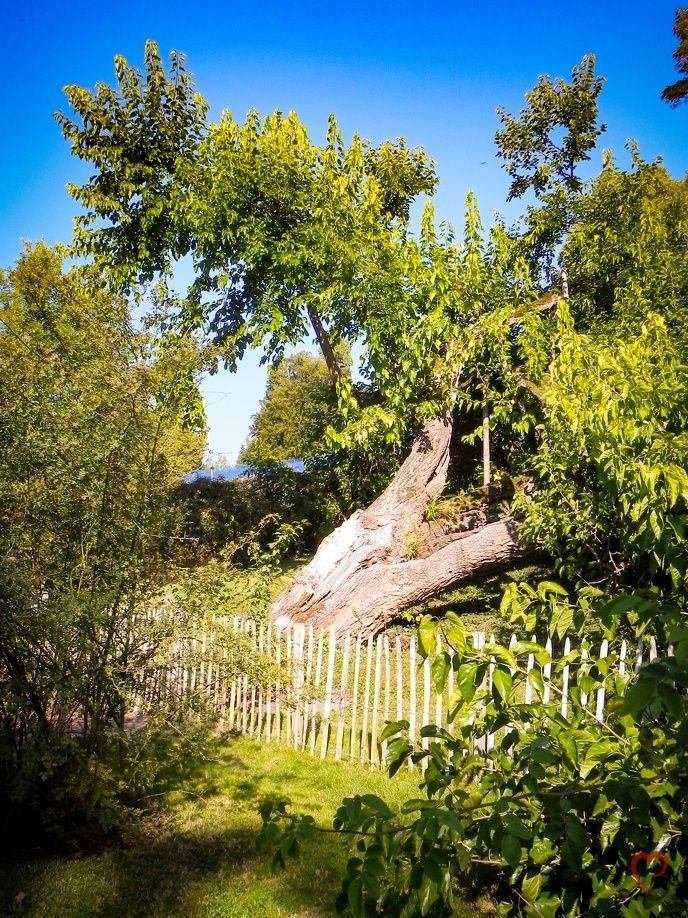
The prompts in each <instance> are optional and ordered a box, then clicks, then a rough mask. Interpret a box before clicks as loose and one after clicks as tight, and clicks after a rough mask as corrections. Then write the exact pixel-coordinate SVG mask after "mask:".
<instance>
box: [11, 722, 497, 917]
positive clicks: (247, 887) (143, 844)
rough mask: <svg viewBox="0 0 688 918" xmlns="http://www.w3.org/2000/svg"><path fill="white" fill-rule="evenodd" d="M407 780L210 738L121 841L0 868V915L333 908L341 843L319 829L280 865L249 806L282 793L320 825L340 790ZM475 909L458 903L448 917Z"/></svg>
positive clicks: (344, 850) (394, 786) (411, 790)
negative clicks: (202, 757)
mask: <svg viewBox="0 0 688 918" xmlns="http://www.w3.org/2000/svg"><path fill="white" fill-rule="evenodd" d="M417 780H418V778H417V777H416V778H415V779H414V777H413V776H411V775H409V774H407V773H400V774H398V775H397V776H395V778H393V779H392V780H390V779H389V778H387V777H386V775H385V774H384V773H383V772H381V771H377V770H375V769H371V768H365V767H361V766H357V765H352V764H350V763H347V764H346V765H344V764H342V763H336V762H332V761H324V762H321V761H320V760H319V759H314V758H312V757H311V756H310V755H309V754H308V753H304V752H295V751H294V750H291V749H287V748H284V747H278V746H274V745H259V744H258V743H256V742H254V741H252V740H250V739H248V738H246V737H241V738H238V739H232V740H230V741H229V742H226V743H222V744H221V745H219V746H218V748H217V750H216V753H215V758H214V759H213V760H212V761H210V762H204V763H197V764H194V765H193V766H192V767H191V768H190V769H189V774H188V775H187V776H186V778H185V780H184V782H183V783H178V784H177V785H176V786H172V787H170V789H169V791H168V793H167V795H166V801H165V810H164V812H165V817H164V818H163V819H162V820H158V822H157V823H153V822H152V821H151V822H149V823H148V831H146V832H143V833H140V834H138V835H137V837H136V838H134V839H132V840H131V841H130V842H129V843H128V844H127V845H119V846H113V847H110V848H108V849H105V850H101V851H99V852H95V853H77V854H74V855H71V856H52V857H33V858H31V859H29V860H22V861H21V862H19V861H17V862H14V863H9V864H4V865H0V915H2V916H14V915H32V916H37V918H38V916H40V918H86V916H112V918H120V916H131V918H134V916H136V918H158V916H159V918H171V916H203V918H211V916H212V918H244V916H246V918H249V916H256V918H258V916H260V918H278V916H299V918H315V916H320V915H334V914H335V910H334V899H335V896H336V894H337V891H338V889H339V887H340V883H341V876H342V874H343V870H344V867H345V865H346V860H347V857H348V847H347V845H346V843H345V842H343V841H342V839H340V838H339V837H337V836H335V835H330V834H323V835H319V836H318V837H317V838H316V840H315V841H314V843H313V844H312V845H311V846H310V847H309V848H308V849H307V850H306V851H304V853H303V855H302V858H301V859H300V860H299V861H295V862H293V863H292V864H290V865H289V866H288V868H287V870H286V871H284V872H279V873H272V872H271V870H270V867H269V864H268V863H267V861H266V859H265V858H263V857H262V856H259V855H258V854H257V853H256V848H255V836H256V834H257V832H258V830H259V827H260V819H259V817H258V815H257V807H258V805H259V803H260V802H261V801H262V800H264V799H265V798H266V797H274V796H280V797H288V798H289V799H290V800H291V801H292V803H293V810H294V811H297V812H302V813H311V814H312V815H313V816H314V817H315V820H316V823H317V824H318V825H320V826H323V827H330V826H331V823H332V816H333V815H334V812H335V810H336V808H337V806H338V805H339V804H340V802H341V800H342V798H343V797H345V796H347V795H351V794H353V793H376V794H379V795H380V796H381V797H384V798H385V799H386V800H387V801H388V802H389V803H390V805H391V806H392V808H394V807H395V805H398V804H399V803H400V802H401V801H402V800H404V799H406V798H408V797H413V796H417ZM479 914H480V912H479V911H478V910H477V909H476V908H475V907H474V906H473V905H471V904H469V903H468V902H466V903H465V904H464V905H462V907H461V908H460V909H459V911H457V912H456V915H457V916H458V918H473V916H477V915H479Z"/></svg>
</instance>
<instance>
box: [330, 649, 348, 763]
mask: <svg viewBox="0 0 688 918" xmlns="http://www.w3.org/2000/svg"><path fill="white" fill-rule="evenodd" d="M350 648H351V632H350V631H347V632H346V634H345V635H344V651H343V655H342V675H341V678H340V681H339V705H338V709H337V742H336V745H335V750H334V757H335V761H339V760H340V759H341V757H342V746H343V745H344V725H345V716H344V712H345V709H346V697H347V694H348V690H349V653H350Z"/></svg>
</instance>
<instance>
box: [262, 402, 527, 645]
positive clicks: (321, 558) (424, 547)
mask: <svg viewBox="0 0 688 918" xmlns="http://www.w3.org/2000/svg"><path fill="white" fill-rule="evenodd" d="M451 432H452V428H451V419H450V417H449V416H445V417H443V418H439V419H437V420H434V421H428V422H427V423H426V424H425V426H424V427H423V430H422V431H421V433H420V434H419V436H418V437H417V438H416V440H415V442H414V444H413V447H412V449H411V452H410V454H409V456H408V457H407V459H406V460H405V461H404V463H403V464H402V466H401V468H400V469H399V471H398V472H397V474H396V476H395V477H394V479H393V481H392V482H391V483H390V484H389V486H388V487H387V488H386V490H385V491H384V492H383V493H382V494H381V495H380V496H379V497H378V498H377V499H376V500H375V501H374V502H373V503H372V504H371V505H370V507H368V508H367V509H366V510H357V511H356V513H354V514H353V516H351V517H349V519H348V520H347V521H346V522H345V523H343V524H342V525H341V526H340V527H339V528H338V529H337V530H335V532H333V533H332V534H331V535H329V536H328V537H327V538H326V539H324V540H323V542H322V544H321V545H320V547H319V549H318V551H317V553H316V555H315V557H314V558H313V560H312V561H311V562H310V564H308V565H307V566H306V567H305V568H304V569H303V570H302V571H301V572H300V573H299V574H298V575H297V576H296V578H295V579H294V580H293V581H292V583H291V584H290V586H289V587H288V588H287V590H286V591H285V592H284V593H283V594H282V595H281V596H280V597H279V598H278V599H277V600H276V601H275V602H274V603H273V605H272V607H271V610H270V614H271V618H272V619H273V620H275V621H276V622H277V623H286V622H288V621H298V622H309V623H312V624H313V625H315V626H316V627H321V626H322V627H326V626H330V625H332V626H334V627H335V629H336V630H337V631H338V632H342V631H346V630H347V629H350V628H356V629H361V630H364V631H372V632H374V631H379V630H381V629H382V628H384V627H385V625H387V624H388V623H389V622H391V621H393V620H394V619H396V618H398V617H399V615H400V614H401V612H403V611H404V610H405V609H407V608H409V607H410V606H413V605H415V604H416V603H419V602H422V601H423V600H424V599H427V598H428V597H430V596H432V595H433V594H435V593H438V592H440V591H441V590H443V589H446V588H447V587H449V586H452V585H453V584H455V583H459V582H460V581H462V580H466V579H469V578H471V577H475V576H477V575H479V574H483V573H486V572H488V571H489V570H492V569H495V568H498V567H503V566H505V565H507V564H509V563H510V562H512V561H513V560H515V559H517V558H520V557H523V556H524V555H525V554H526V552H525V550H524V549H523V547H522V546H521V544H520V542H519V539H518V531H517V526H516V524H515V523H514V521H513V520H512V519H511V518H504V519H497V520H495V521H493V522H483V523H482V525H481V526H480V528H477V529H471V530H468V531H464V532H460V533H453V534H449V535H448V534H447V533H446V532H445V531H442V532H440V533H437V532H433V531H432V527H429V526H428V524H426V523H424V516H425V511H426V509H427V507H428V504H429V503H430V502H431V501H432V500H433V499H435V498H437V497H439V495H440V494H441V493H442V490H443V489H444V485H445V482H446V476H447V468H448V465H449V444H450V440H451ZM418 555H422V557H418Z"/></svg>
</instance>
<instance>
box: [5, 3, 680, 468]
mask: <svg viewBox="0 0 688 918" xmlns="http://www.w3.org/2000/svg"><path fill="white" fill-rule="evenodd" d="M674 6H675V4H674V3H673V2H672V3H668V2H663V0H656V2H654V3H649V2H644V3H639V2H625V3H618V2H611V3H609V2H603V0H597V2H585V3H575V2H573V3H568V4H566V5H564V4H556V3H551V2H546V3H545V2H524V3H516V2H511V3H509V2H492V3H477V4H474V3H470V4H469V3H463V2H460V0H459V2H453V3H447V2H440V3H435V4H421V3H413V4H411V3H407V2H402V0H399V2H395V3H392V2H377V3H372V2H369V3H359V2H348V3H341V4H328V3H325V2H322V0H321V2H319V3H292V2H287V0H285V2H282V3H273V2H263V3H262V4H256V5H253V4H248V3H246V2H242V3H237V2H232V0H226V2H224V3H209V2H205V3H196V4H189V3H183V4H182V3H175V2H165V3H160V2H157V0H156V2H147V0H139V2H138V3H133V2H131V0H121V2H119V3H118V4H109V5H99V4H96V3H93V2H89V3H82V2H70V3H65V4H57V3H54V2H48V0H42V2H26V0H25V2H23V3H12V4H10V3H9V2H6V3H5V4H4V9H3V14H2V20H3V29H2V33H1V40H2V57H1V58H0V73H1V74H2V86H3V87H4V90H3V93H2V98H1V100H0V107H1V109H2V125H3V143H2V144H1V145H0V163H1V174H2V183H1V184H0V264H2V265H8V264H10V263H11V262H12V261H13V260H14V259H15V258H16V256H17V254H18V253H19V250H20V248H21V244H22V240H24V239H27V240H36V239H40V238H42V239H45V240H46V241H47V242H49V243H53V242H57V241H66V240H68V239H69V237H70V234H71V220H72V216H73V214H74V207H73V205H72V204H71V202H70V201H69V199H68V198H67V195H66V192H65V185H66V183H67V182H68V181H70V180H77V181H78V180H79V179H80V178H82V177H83V175H84V171H83V166H82V165H81V164H79V163H77V162H76V161H75V160H72V159H71V157H70V154H69V150H68V147H67V145H66V144H65V143H64V141H63V140H62V138H61V135H60V132H59V129H58V127H57V125H56V123H55V122H54V121H53V119H52V113H53V111H55V109H57V108H60V107H61V106H62V105H63V95H62V87H63V86H64V85H65V84H68V83H77V84H80V85H85V86H89V87H90V86H93V84H94V83H95V82H96V81H98V80H104V81H106V82H112V81H113V79H114V71H113V63H112V61H113V57H114V55H115V54H124V55H125V57H127V58H128V60H129V61H130V62H132V63H135V64H136V65H141V63H142V56H143V46H144V43H145V40H146V39H147V38H154V39H156V40H157V41H158V43H159V45H160V48H161V51H162V53H163V54H164V55H167V54H168V53H169V51H170V50H171V49H173V48H179V49H181V50H184V51H186V53H187V55H188V64H189V67H190V69H191V70H192V71H193V72H194V74H195V78H196V83H197V86H198V88H199V89H200V91H201V92H202V93H203V94H204V95H205V97H206V98H207V99H208V100H209V102H210V103H211V106H212V108H211V112H212V114H213V115H215V116H217V115H218V114H219V112H220V111H221V109H223V108H229V109H231V110H232V111H233V112H234V113H235V115H240V114H241V115H243V113H244V112H245V111H246V110H247V109H248V108H251V107H255V108H258V109H259V110H261V111H263V112H269V111H273V110H274V109H275V108H280V109H282V110H283V111H289V110H291V109H295V110H296V111H297V112H298V113H299V114H300V116H301V117H302V118H303V120H304V121H305V122H306V124H307V125H308V127H309V130H310V132H311V136H312V137H314V138H315V139H319V138H321V137H322V136H323V132H324V126H325V124H326V120H327V116H328V114H329V113H330V112H331V111H333V112H335V113H336V114H337V116H338V118H339V120H340V123H341V124H342V127H343V129H344V131H345V133H347V134H351V133H352V132H353V131H354V130H357V131H359V133H361V134H362V135H364V136H366V137H369V138H371V139H372V140H374V141H381V140H383V139H385V138H388V137H398V136H404V137H405V138H406V139H407V141H409V142H410V143H411V144H422V145H424V146H425V147H426V149H427V150H428V151H429V153H430V154H431V155H432V156H433V157H434V158H435V159H436V161H437V166H438V172H439V175H440V179H441V185H440V190H439V192H438V195H437V211H438V215H439V216H440V217H442V218H447V219H450V220H452V221H454V222H455V223H457V224H460V223H461V219H462V213H463V202H464V199H465V195H466V192H467V191H469V190H473V191H475V192H476V193H477V195H478V199H479V202H480V205H481V208H482V210H483V215H484V219H485V220H486V221H489V217H490V214H491V212H492V210H493V209H495V208H503V201H504V197H505V190H506V187H507V181H506V178H505V175H504V174H503V172H502V170H501V169H500V167H499V163H498V162H497V160H496V159H495V156H494V145H493V137H494V132H495V129H496V127H497V126H498V119H497V117H496V115H495V108H496V106H498V105H502V106H504V107H505V108H506V109H507V110H508V111H512V112H513V111H516V110H518V109H519V108H520V107H521V104H522V100H523V94H524V93H525V92H526V91H527V90H528V89H530V88H531V87H532V86H533V85H534V83H535V82H536V80H537V78H538V76H539V74H541V73H550V74H552V75H553V76H564V77H568V76H569V75H570V72H571V68H572V67H573V65H574V64H576V63H578V62H579V61H580V60H581V58H582V57H583V55H584V54H585V53H587V52H591V51H592V52H594V53H595V54H596V55H597V61H598V65H597V69H598V73H600V74H601V75H603V76H605V77H606V80H607V82H606V86H605V89H604V91H603V94H602V103H601V109H602V120H603V121H605V122H607V124H608V125H609V130H608V133H607V135H606V136H605V137H604V138H603V141H602V145H603V146H605V147H606V146H611V147H613V148H614V149H615V151H617V153H618V154H619V155H621V154H622V148H623V145H624V143H625V142H626V141H627V140H628V139H629V138H631V137H634V138H636V139H637V140H638V141H639V143H640V147H641V152H642V153H643V155H644V156H645V157H646V158H652V157H654V156H657V155H660V154H661V155H662V156H663V157H664V160H665V162H666V164H667V166H668V167H669V169H670V170H671V171H672V173H673V174H674V175H676V176H681V175H683V173H684V172H685V171H686V169H687V168H688V149H687V147H688V145H687V143H686V141H687V140H688V106H684V107H683V108H679V109H677V110H675V111H672V110H671V109H669V108H668V106H667V105H666V104H665V103H663V102H661V100H660V98H659V94H660V92H661V90H662V88H663V87H664V86H665V85H666V84H667V83H669V82H672V81H673V80H674V79H675V78H676V76H677V75H676V73H675V71H674V69H673V61H672V57H671V55H672V51H673V49H674V46H675V40H674V36H673V34H672V26H673V14H674ZM594 165H595V166H596V165H597V163H595V164H594ZM509 215H510V216H513V215H514V211H510V212H509ZM264 385H265V372H264V370H263V369H262V368H259V366H258V357H257V356H256V355H251V356H250V357H249V358H248V359H247V360H246V361H245V365H244V366H242V368H241V370H240V371H239V373H237V374H236V375H230V374H227V373H221V374H218V375H217V376H215V377H211V378H209V379H208V380H207V381H206V382H205V383H204V392H205V395H206V406H207V411H208V418H209V424H210V447H211V449H212V450H213V451H214V452H216V453H217V452H223V453H228V454H230V456H231V457H232V458H233V457H235V456H236V452H237V450H238V448H239V446H240V445H241V443H242V442H243V440H244V439H245V437H246V433H247V430H248V425H249V422H250V418H251V415H252V414H253V413H254V412H255V410H256V408H257V405H258V402H259V400H260V398H261V396H262V394H263V390H264Z"/></svg>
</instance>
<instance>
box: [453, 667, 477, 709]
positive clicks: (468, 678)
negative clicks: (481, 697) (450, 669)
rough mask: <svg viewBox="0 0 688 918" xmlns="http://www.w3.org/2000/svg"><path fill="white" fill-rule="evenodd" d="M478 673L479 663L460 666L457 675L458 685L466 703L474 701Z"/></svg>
mask: <svg viewBox="0 0 688 918" xmlns="http://www.w3.org/2000/svg"><path fill="white" fill-rule="evenodd" d="M477 672H478V664H477V663H464V664H462V665H461V666H459V669H458V671H457V673H456V684H457V686H458V689H459V691H460V692H461V694H462V695H463V697H464V698H465V699H466V701H472V699H473V696H474V695H475V691H476V689H475V680H476V675H477Z"/></svg>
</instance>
